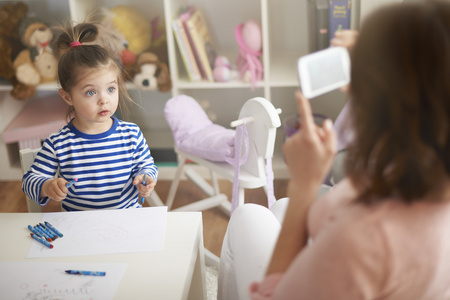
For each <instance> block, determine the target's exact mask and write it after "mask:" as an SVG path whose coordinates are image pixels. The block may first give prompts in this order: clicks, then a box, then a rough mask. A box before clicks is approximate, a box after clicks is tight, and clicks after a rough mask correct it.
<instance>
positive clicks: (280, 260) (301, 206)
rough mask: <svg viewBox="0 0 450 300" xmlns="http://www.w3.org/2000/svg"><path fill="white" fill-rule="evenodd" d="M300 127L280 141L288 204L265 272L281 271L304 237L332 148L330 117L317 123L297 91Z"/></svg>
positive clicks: (332, 135) (306, 101)
mask: <svg viewBox="0 0 450 300" xmlns="http://www.w3.org/2000/svg"><path fill="white" fill-rule="evenodd" d="M295 95H296V98H297V104H298V114H299V115H300V120H301V126H300V129H299V130H298V131H297V132H296V133H295V134H294V135H292V136H291V137H290V138H288V139H287V140H286V141H285V143H284V145H283V152H284V157H285V159H286V163H287V165H288V169H289V173H290V176H291V179H290V181H289V186H288V197H289V205H288V208H287V210H286V214H285V217H284V220H283V225H282V227H281V231H280V235H279V236H278V241H277V244H276V246H275V249H274V252H273V254H272V259H271V260H270V264H269V266H268V268H267V271H266V274H267V275H268V274H273V273H278V272H285V271H286V270H287V269H288V268H289V266H290V265H291V263H292V261H293V260H294V259H295V257H296V256H297V255H298V253H299V252H300V251H302V249H303V248H304V247H305V245H306V243H307V241H308V232H307V225H306V220H307V216H308V211H309V206H310V204H311V203H312V202H313V201H314V200H315V199H316V197H317V193H318V190H319V187H320V185H321V184H322V182H323V180H324V179H325V176H326V175H327V173H328V171H329V169H330V167H331V163H332V161H333V157H334V155H335V152H336V136H335V134H334V131H333V126H332V124H331V121H330V120H326V121H325V122H324V124H323V127H318V126H317V125H316V124H315V123H314V120H313V116H312V113H311V107H310V106H309V101H308V99H306V98H305V97H304V96H303V94H302V93H300V91H297V93H296V94H295Z"/></svg>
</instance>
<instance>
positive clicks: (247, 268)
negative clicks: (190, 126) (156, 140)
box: [219, 1, 450, 300]
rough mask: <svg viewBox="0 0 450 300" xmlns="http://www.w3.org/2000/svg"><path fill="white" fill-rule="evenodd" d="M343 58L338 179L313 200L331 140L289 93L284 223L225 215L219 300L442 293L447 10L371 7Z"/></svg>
mask: <svg viewBox="0 0 450 300" xmlns="http://www.w3.org/2000/svg"><path fill="white" fill-rule="evenodd" d="M351 56H352V71H351V72H352V75H351V76H352V79H351V87H350V91H349V92H350V94H351V100H350V101H351V102H350V105H351V106H350V113H351V117H352V122H353V128H354V134H355V135H354V140H353V142H352V143H351V144H350V147H349V149H348V155H349V156H348V157H349V158H348V164H347V178H345V179H344V180H342V181H341V182H339V183H338V184H337V185H336V186H335V187H334V188H333V189H332V190H331V191H330V192H329V193H327V194H326V195H325V196H324V197H322V198H320V199H318V200H317V201H315V198H316V194H317V192H318V190H319V187H320V185H321V182H322V181H323V179H324V178H325V176H326V174H327V173H328V171H329V168H330V165H331V162H332V160H333V156H334V153H335V149H336V138H335V134H334V132H333V130H332V126H331V123H330V122H326V123H325V124H324V125H323V127H321V128H319V127H316V126H315V125H314V122H313V120H312V117H311V108H310V106H309V103H308V101H307V99H305V98H304V97H303V96H302V95H301V94H300V93H298V94H297V100H298V110H299V114H300V116H301V118H302V120H303V123H302V130H300V131H299V132H298V133H297V134H295V135H294V136H292V137H291V138H290V139H288V140H287V141H286V143H285V144H284V146H283V150H284V155H285V158H286V162H287V165H288V167H289V172H290V182H289V186H288V196H289V201H287V199H283V200H282V201H281V202H277V203H276V204H275V205H274V206H282V205H283V203H284V204H286V203H287V202H288V204H286V205H287V209H286V213H285V216H284V220H283V221H282V225H280V223H279V222H278V219H277V218H276V217H275V216H274V214H273V213H272V212H271V211H269V210H268V209H266V208H264V207H262V206H257V205H251V204H249V205H243V206H241V207H239V208H238V209H237V210H236V211H235V213H234V214H233V216H232V218H231V220H230V224H229V227H228V230H227V234H226V236H225V240H224V244H223V248H222V254H221V269H220V275H219V299H246V298H248V297H251V298H252V299H346V300H349V299H449V298H450V255H448V254H449V253H450V84H449V79H450V3H449V2H447V1H427V2H425V3H412V2H410V3H403V4H395V5H390V6H388V7H385V8H382V9H380V10H378V11H377V12H375V13H374V14H372V15H370V16H369V17H368V18H367V19H366V21H365V22H364V24H363V27H362V30H361V32H360V34H359V37H358V40H357V41H356V44H355V46H354V48H353V49H352V53H351ZM308 241H311V242H310V243H308ZM270 256H271V258H270ZM264 272H265V275H264ZM253 281H259V282H253ZM252 282H253V283H252ZM249 292H250V293H249Z"/></svg>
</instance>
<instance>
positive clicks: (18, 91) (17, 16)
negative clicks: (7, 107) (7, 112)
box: [0, 2, 36, 100]
mask: <svg viewBox="0 0 450 300" xmlns="http://www.w3.org/2000/svg"><path fill="white" fill-rule="evenodd" d="M27 12H28V6H27V5H26V4H24V3H22V2H17V3H8V4H5V5H3V6H1V7H0V77H4V78H5V79H6V80H7V81H8V82H9V84H11V85H12V91H11V95H12V96H13V97H14V98H15V99H17V100H26V99H29V98H31V97H33V96H34V95H35V93H36V88H35V87H34V86H30V85H27V84H23V83H20V82H19V81H18V80H17V78H16V76H15V70H14V67H13V60H14V59H15V58H16V56H17V55H18V54H19V52H20V51H21V50H23V49H24V45H23V44H22V42H21V41H20V37H19V26H20V21H21V20H22V19H23V18H24V17H25V16H26V14H27Z"/></svg>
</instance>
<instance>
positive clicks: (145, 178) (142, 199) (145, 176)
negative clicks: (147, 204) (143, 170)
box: [141, 174, 147, 204]
mask: <svg viewBox="0 0 450 300" xmlns="http://www.w3.org/2000/svg"><path fill="white" fill-rule="evenodd" d="M146 184H147V174H144V180H143V181H142V185H143V186H145V185H146ZM144 200H145V197H141V204H143V203H144Z"/></svg>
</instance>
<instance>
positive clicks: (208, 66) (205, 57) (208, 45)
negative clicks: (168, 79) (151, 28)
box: [181, 6, 216, 81]
mask: <svg viewBox="0 0 450 300" xmlns="http://www.w3.org/2000/svg"><path fill="white" fill-rule="evenodd" d="M181 20H182V21H183V24H184V26H185V30H186V33H187V35H188V38H189V41H190V42H191V48H192V50H193V52H194V56H195V57H196V59H197V64H198V66H199V69H200V72H201V73H202V77H203V78H204V79H206V80H208V81H214V77H213V71H212V69H213V66H214V60H215V58H216V51H215V49H214V45H213V42H212V40H211V36H210V34H209V31H208V27H207V25H206V22H205V19H204V17H203V13H202V11H201V10H200V9H198V8H195V7H193V6H191V8H190V9H189V10H188V11H187V12H186V13H184V14H182V15H181Z"/></svg>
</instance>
